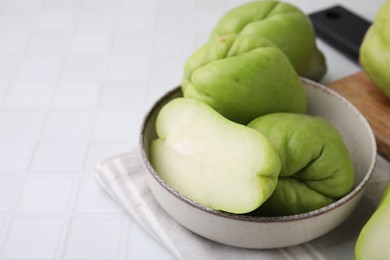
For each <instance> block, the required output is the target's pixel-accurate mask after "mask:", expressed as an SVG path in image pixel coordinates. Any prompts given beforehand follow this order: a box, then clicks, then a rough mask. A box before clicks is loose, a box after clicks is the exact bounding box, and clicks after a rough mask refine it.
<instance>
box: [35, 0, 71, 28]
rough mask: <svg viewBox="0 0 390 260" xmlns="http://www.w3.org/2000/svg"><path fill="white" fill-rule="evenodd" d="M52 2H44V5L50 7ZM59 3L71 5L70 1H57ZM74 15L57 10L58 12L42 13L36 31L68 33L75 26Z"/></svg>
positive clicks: (50, 0)
mask: <svg viewBox="0 0 390 260" xmlns="http://www.w3.org/2000/svg"><path fill="white" fill-rule="evenodd" d="M51 2H54V1H52V0H49V1H46V5H50V3H51ZM58 2H61V3H71V2H72V1H70V0H67V1H60V0H59V1H58ZM76 18H77V16H76V13H75V12H70V11H68V12H67V11H66V10H64V9H59V10H58V11H46V12H42V13H41V15H40V16H39V19H38V21H37V25H36V29H37V30H44V31H55V32H60V31H70V30H72V29H73V28H74V26H75V24H76Z"/></svg>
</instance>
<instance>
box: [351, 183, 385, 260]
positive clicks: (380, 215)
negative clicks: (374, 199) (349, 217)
mask: <svg viewBox="0 0 390 260" xmlns="http://www.w3.org/2000/svg"><path fill="white" fill-rule="evenodd" d="M389 230H390V181H387V185H386V187H385V190H384V192H383V194H382V197H381V200H380V201H379V204H378V207H377V209H376V210H375V212H374V214H372V216H371V217H370V219H369V220H368V221H367V222H366V224H364V227H363V229H362V230H361V232H360V234H359V237H358V239H357V241H356V245H355V259H356V260H371V259H378V260H381V259H383V260H386V259H390V247H389Z"/></svg>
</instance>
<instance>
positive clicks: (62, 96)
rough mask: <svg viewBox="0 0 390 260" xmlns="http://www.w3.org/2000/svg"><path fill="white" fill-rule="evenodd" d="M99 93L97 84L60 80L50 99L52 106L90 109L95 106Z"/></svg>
mask: <svg viewBox="0 0 390 260" xmlns="http://www.w3.org/2000/svg"><path fill="white" fill-rule="evenodd" d="M99 91H100V84H99V83H94V82H91V81H88V80H87V81H79V80H76V81H65V80H62V81H61V83H60V84H59V86H58V87H57V89H56V92H55V94H54V97H53V99H52V106H53V107H61V108H91V107H93V106H95V105H97V102H98V96H99Z"/></svg>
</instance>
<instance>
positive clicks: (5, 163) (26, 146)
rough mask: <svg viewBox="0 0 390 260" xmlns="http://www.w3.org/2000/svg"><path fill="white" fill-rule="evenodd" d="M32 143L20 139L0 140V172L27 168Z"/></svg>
mask: <svg viewBox="0 0 390 260" xmlns="http://www.w3.org/2000/svg"><path fill="white" fill-rule="evenodd" d="M31 146H32V144H31V143H29V142H22V141H14V142H12V141H0V174H1V173H2V172H3V173H9V172H10V171H22V170H24V169H26V168H27V161H28V158H29V155H30V153H31Z"/></svg>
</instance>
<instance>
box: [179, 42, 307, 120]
mask: <svg viewBox="0 0 390 260" xmlns="http://www.w3.org/2000/svg"><path fill="white" fill-rule="evenodd" d="M181 86H182V91H183V95H184V97H187V98H195V99H198V100H201V101H203V102H205V103H206V104H208V105H209V106H211V107H212V108H214V109H215V110H216V111H218V112H219V113H220V114H222V115H223V116H225V117H226V118H228V119H230V120H232V121H234V122H237V123H242V124H247V123H249V122H250V121H251V120H253V119H254V118H256V117H258V116H261V115H265V114H268V113H274V112H294V113H305V112H306V109H307V102H308V101H307V94H306V91H305V89H304V87H303V85H302V83H301V81H300V80H299V77H298V75H297V73H296V72H295V70H294V68H293V67H292V65H291V63H290V62H289V60H288V59H287V57H286V55H284V54H283V52H282V51H280V50H279V49H278V48H277V47H275V45H274V44H272V43H271V42H269V41H267V40H266V39H263V38H260V37H258V36H253V35H227V36H223V37H220V38H217V39H216V40H214V41H211V42H209V43H206V44H205V45H203V46H201V47H200V48H199V49H197V50H196V51H195V52H194V53H193V54H192V55H191V56H190V58H189V59H188V60H187V62H186V64H185V68H184V76H183V80H182V84H181Z"/></svg>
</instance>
